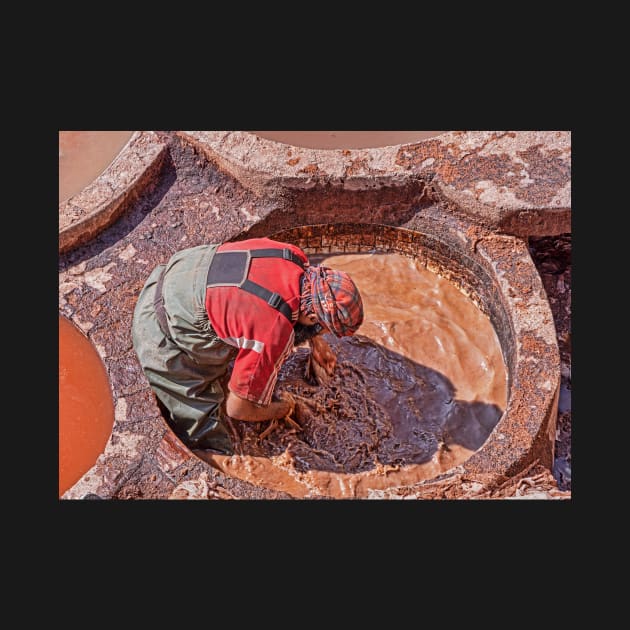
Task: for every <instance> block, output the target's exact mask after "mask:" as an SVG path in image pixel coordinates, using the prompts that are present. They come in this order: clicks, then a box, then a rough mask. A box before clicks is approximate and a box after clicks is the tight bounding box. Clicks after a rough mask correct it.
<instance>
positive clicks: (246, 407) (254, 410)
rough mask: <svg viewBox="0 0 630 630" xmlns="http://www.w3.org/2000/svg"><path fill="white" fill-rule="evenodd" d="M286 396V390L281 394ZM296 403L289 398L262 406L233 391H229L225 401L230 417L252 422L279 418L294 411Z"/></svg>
mask: <svg viewBox="0 0 630 630" xmlns="http://www.w3.org/2000/svg"><path fill="white" fill-rule="evenodd" d="M280 397H281V398H283V397H284V392H283V393H281V394H280ZM294 405H295V403H294V402H293V401H292V400H289V399H288V397H287V399H283V400H278V401H276V402H271V403H269V405H267V406H266V407H260V406H258V405H255V404H254V403H252V402H250V401H249V400H246V399H245V398H241V397H240V396H237V395H236V394H234V393H233V392H228V395H227V398H226V401H225V412H226V413H227V415H228V416H230V418H234V419H235V420H248V421H250V422H261V421H263V420H279V419H280V418H284V417H285V416H287V415H289V414H290V413H292V412H293V408H294Z"/></svg>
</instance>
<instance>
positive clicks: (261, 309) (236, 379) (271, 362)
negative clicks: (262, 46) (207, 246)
mask: <svg viewBox="0 0 630 630" xmlns="http://www.w3.org/2000/svg"><path fill="white" fill-rule="evenodd" d="M268 247H277V248H279V249H282V248H286V247H289V248H290V249H291V250H292V251H293V252H294V253H295V254H297V255H298V257H299V258H300V259H301V260H303V261H304V263H307V262H308V258H307V256H306V254H305V253H304V252H303V251H302V250H301V249H300V248H299V247H296V246H295V245H290V244H287V243H279V242H278V241H273V240H271V239H269V238H254V239H249V240H244V241H237V242H234V243H224V244H222V245H221V246H219V248H218V250H217V251H218V252H224V251H230V250H243V249H259V248H268ZM303 273H304V272H303V270H302V269H301V268H300V267H299V266H298V265H296V264H295V263H293V262H291V261H290V260H284V259H282V258H252V260H251V263H250V270H249V275H248V278H249V279H250V280H252V281H253V282H256V283H257V284H260V285H262V286H263V287H265V288H267V289H269V290H270V291H272V292H275V293H278V294H279V295H280V296H282V298H284V300H285V301H286V302H287V304H288V305H289V306H290V308H291V311H292V322H290V321H289V320H288V319H287V318H286V317H285V316H284V315H283V314H282V313H280V312H279V311H278V310H276V309H275V308H273V307H272V306H270V305H269V304H268V303H267V302H266V301H265V300H263V299H261V298H260V297H258V296H256V295H253V294H251V293H248V292H247V291H244V290H242V289H239V288H238V287H232V286H229V287H224V286H219V287H211V288H208V289H206V310H207V312H208V318H209V319H210V323H211V324H212V327H213V328H214V330H215V331H216V333H217V335H218V336H219V337H220V338H221V339H222V340H223V341H225V342H226V343H228V344H230V345H232V346H236V347H237V348H239V352H238V354H237V356H236V359H235V361H234V369H233V371H232V375H231V377H230V381H229V383H228V388H229V389H230V391H232V392H233V393H235V394H237V395H238V396H240V397H241V398H245V399H247V400H249V401H251V402H253V403H257V404H260V405H268V404H269V403H270V402H271V395H272V393H273V389H274V387H275V384H276V380H277V378H278V372H279V370H280V367H281V366H282V364H283V363H284V361H285V359H286V358H287V357H288V356H289V353H290V352H291V350H292V348H293V340H294V329H293V326H294V324H295V322H296V321H297V318H298V312H299V307H300V278H301V276H302V274H303Z"/></svg>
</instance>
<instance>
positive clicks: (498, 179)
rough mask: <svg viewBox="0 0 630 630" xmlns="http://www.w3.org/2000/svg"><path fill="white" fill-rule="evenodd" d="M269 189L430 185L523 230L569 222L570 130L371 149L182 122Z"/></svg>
mask: <svg viewBox="0 0 630 630" xmlns="http://www.w3.org/2000/svg"><path fill="white" fill-rule="evenodd" d="M176 135H177V136H179V137H180V138H181V140H182V141H184V142H186V143H188V144H191V145H192V146H193V147H194V148H195V149H196V150H198V151H202V152H203V153H205V155H206V157H207V158H208V159H210V160H211V161H214V162H215V163H217V164H218V166H219V167H220V168H222V169H224V170H225V171H226V172H228V173H229V174H230V175H232V176H233V177H235V178H236V179H237V180H239V181H240V182H241V183H242V184H243V185H244V186H246V187H248V188H250V189H251V190H253V191H255V192H256V193H258V194H261V195H277V194H278V192H279V191H280V190H282V189H285V190H302V191H304V190H309V189H311V188H314V187H316V186H320V185H322V184H324V185H331V186H339V187H342V188H343V189H345V190H356V191H358V190H369V189H375V188H376V189H378V188H381V187H392V186H405V185H407V184H408V183H409V182H412V181H418V182H423V183H428V184H430V185H431V187H432V190H433V192H434V193H435V194H436V195H437V196H438V197H439V200H440V202H441V203H442V205H443V206H445V207H449V206H450V209H452V210H453V211H458V212H462V213H464V214H466V215H468V216H470V217H471V219H472V220H474V221H475V222H477V223H479V224H481V225H484V226H485V227H488V228H490V229H494V230H499V231H501V232H504V233H507V234H514V235H517V236H552V235H556V234H563V233H567V232H570V231H571V131H448V132H445V133H442V134H439V135H437V136H434V137H432V138H426V139H424V140H420V141H417V142H411V143H406V144H397V145H389V146H385V147H373V148H367V149H310V148H305V147H297V146H293V145H289V144H286V143H281V142H276V141H274V140H268V139H266V138H261V137H260V136H257V135H256V134H254V133H252V132H246V131H177V132H176Z"/></svg>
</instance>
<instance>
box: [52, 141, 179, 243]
mask: <svg viewBox="0 0 630 630" xmlns="http://www.w3.org/2000/svg"><path fill="white" fill-rule="evenodd" d="M166 149H167V145H166V144H165V143H163V142H160V141H159V140H158V138H157V135H156V134H155V133H154V132H152V131H134V133H133V134H132V136H131V138H129V140H128V141H127V143H126V144H125V146H124V147H123V148H122V149H121V150H120V152H119V153H118V154H117V155H116V157H115V158H114V159H113V160H112V162H111V163H110V164H109V166H108V167H107V168H106V169H105V170H104V171H103V172H102V173H101V174H100V175H99V176H98V177H96V178H95V179H94V180H93V181H92V182H90V183H89V184H88V185H87V186H86V187H85V188H84V189H83V190H81V191H80V192H78V193H77V194H76V195H73V196H72V197H69V198H68V199H66V200H65V201H62V202H61V203H60V204H59V250H58V251H59V253H60V254H63V253H65V252H67V251H69V250H71V249H74V248H75V247H78V246H79V245H83V244H85V243H87V242H88V241H90V240H91V239H92V238H94V237H95V236H96V235H98V234H99V233H100V232H101V231H103V230H104V229H106V228H108V227H109V226H110V225H112V224H113V223H114V222H115V221H116V220H117V219H118V218H119V217H120V216H121V214H123V213H124V212H125V211H126V209H127V208H128V207H129V205H130V203H131V202H132V201H133V200H134V199H136V198H137V197H138V196H139V195H141V194H142V193H143V192H144V191H145V190H146V189H147V188H148V187H150V186H151V184H152V180H153V175H155V174H156V173H157V172H158V171H159V169H160V167H161V165H162V162H163V159H164V157H165V155H166Z"/></svg>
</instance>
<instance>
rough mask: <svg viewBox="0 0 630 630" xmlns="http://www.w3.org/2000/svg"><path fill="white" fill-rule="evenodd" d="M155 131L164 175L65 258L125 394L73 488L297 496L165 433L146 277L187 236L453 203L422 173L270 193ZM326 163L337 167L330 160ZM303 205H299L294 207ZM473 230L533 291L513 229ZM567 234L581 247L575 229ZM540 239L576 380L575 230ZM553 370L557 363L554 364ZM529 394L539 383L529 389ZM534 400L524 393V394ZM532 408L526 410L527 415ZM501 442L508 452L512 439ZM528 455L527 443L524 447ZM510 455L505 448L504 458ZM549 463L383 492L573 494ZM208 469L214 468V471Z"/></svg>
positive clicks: (72, 295)
mask: <svg viewBox="0 0 630 630" xmlns="http://www.w3.org/2000/svg"><path fill="white" fill-rule="evenodd" d="M217 133H219V132H217ZM227 137H228V136H226V138H227ZM156 138H157V139H158V140H159V142H162V143H164V145H165V146H166V147H167V153H166V155H165V156H164V160H163V162H162V163H161V165H160V169H159V171H157V172H156V173H154V175H153V180H152V185H151V186H150V187H148V188H146V189H145V190H144V192H143V194H141V195H138V196H133V195H130V196H129V197H128V203H127V205H125V207H124V209H123V211H122V213H121V215H120V216H119V218H118V219H117V220H116V221H115V222H114V223H112V224H111V225H108V226H107V227H104V228H103V229H102V231H100V232H99V233H98V234H97V235H92V236H90V239H89V240H88V241H87V242H85V243H84V244H83V245H78V246H77V247H75V248H74V249H72V250H70V251H68V252H65V253H62V254H61V255H60V257H59V310H60V313H61V314H63V315H65V316H66V317H69V318H70V319H73V320H74V321H75V322H84V323H88V324H89V326H86V327H83V329H84V330H85V329H86V328H89V332H88V336H89V337H90V339H91V340H92V341H93V343H94V344H95V346H96V347H97V348H98V349H99V352H100V353H101V355H102V357H103V360H104V362H105V363H106V366H107V369H108V374H109V377H110V380H111V383H112V389H113V393H114V399H115V401H116V404H117V406H116V422H115V425H114V431H113V434H112V438H111V440H110V443H109V444H108V447H107V448H106V451H105V453H104V454H103V455H102V456H101V457H100V458H99V461H98V462H97V464H96V465H95V467H94V468H93V469H92V470H91V471H89V472H88V473H87V474H86V475H85V476H84V478H83V479H82V480H81V481H80V482H79V483H78V484H77V485H76V486H75V487H73V488H72V489H71V490H70V491H68V492H67V493H66V495H64V498H66V499H80V498H83V497H87V496H91V498H93V497H94V496H98V497H101V498H109V499H143V498H146V499H154V498H196V495H203V496H204V498H208V499H221V498H232V497H233V498H240V499H248V498H255V499H261V498H264V499H270V498H279V499H287V498H289V497H287V496H286V495H283V494H282V493H276V492H272V491H268V490H266V489H264V488H260V487H255V486H252V485H251V484H247V483H245V482H241V481H239V480H236V479H232V478H229V477H226V476H224V475H222V474H221V473H219V472H218V471H216V470H214V469H212V468H210V467H209V466H208V465H207V464H205V463H203V462H201V461H200V460H198V459H197V458H195V457H191V458H189V459H187V458H186V457H184V454H183V453H182V452H181V449H180V447H179V446H177V445H173V444H171V443H169V440H168V439H167V440H166V442H165V441H164V435H165V432H166V427H165V424H164V421H163V419H162V418H161V416H160V412H159V409H158V407H157V404H156V402H155V399H154V397H153V395H152V393H151V391H150V389H149V388H148V386H147V383H146V380H145V379H144V376H143V375H142V372H141V370H140V368H139V365H138V363H137V359H136V357H135V354H134V352H133V348H132V344H131V317H132V312H133V306H134V304H135V299H136V297H137V295H138V292H139V291H140V289H141V287H142V285H143V283H144V281H145V279H146V277H147V276H148V274H149V273H150V271H151V270H152V269H153V267H154V266H155V265H156V264H159V263H163V262H166V260H168V258H169V257H170V256H171V255H172V253H174V252H175V251H176V250H178V249H181V248H183V247H193V246H195V245H199V244H202V243H206V242H218V241H222V240H228V239H231V238H235V237H237V236H238V235H244V234H247V233H248V232H251V233H254V232H255V231H256V230H261V231H262V232H267V233H269V232H271V231H277V230H279V229H283V228H287V227H290V226H291V225H299V224H300V221H302V220H304V221H305V222H313V221H312V217H313V213H314V212H316V211H317V210H321V212H322V215H321V216H322V217H323V220H324V221H339V219H340V217H344V218H345V219H346V220H348V221H357V222H363V221H365V222H388V221H390V222H391V224H393V225H407V226H408V227H410V228H411V229H414V228H415V229H421V227H422V224H423V222H424V221H431V216H432V213H438V214H439V213H440V212H445V211H447V212H448V209H446V210H445V207H444V205H443V204H442V200H441V197H440V195H439V194H437V193H436V192H435V191H434V190H433V189H432V188H430V187H429V185H428V184H427V183H426V182H423V181H417V182H415V183H410V184H409V188H408V189H407V188H405V187H399V188H398V189H396V188H392V187H389V188H388V187H377V188H376V189H373V190H372V189H369V188H367V189H364V190H363V189H360V190H352V189H346V188H343V187H335V186H322V185H320V184H316V185H315V186H314V187H312V188H307V189H306V190H301V189H295V190H293V192H291V191H289V190H286V189H285V190H284V192H283V193H282V194H280V195H279V196H275V195H274V194H272V193H273V192H274V191H273V190H270V189H268V190H266V192H265V193H264V194H261V192H260V189H257V188H255V187H250V186H247V185H244V184H243V183H242V182H241V181H239V179H237V178H235V177H234V176H232V175H231V174H229V173H228V171H226V170H225V169H223V168H220V167H218V166H217V164H216V163H213V162H212V161H209V160H208V153H207V151H206V150H205V149H204V148H200V147H199V146H195V145H194V144H190V143H188V142H182V141H181V139H180V138H179V137H178V135H177V134H175V133H172V132H156ZM429 142H431V141H429ZM335 153H336V152H335ZM340 153H342V152H340ZM351 154H352V155H351V156H344V157H345V158H348V159H350V158H351V157H352V156H355V158H357V157H359V158H360V157H361V156H356V155H355V152H351ZM296 157H299V155H296ZM552 157H553V156H552ZM349 163H354V164H356V165H357V167H356V168H357V169H358V170H360V169H363V170H365V165H366V163H360V162H357V161H356V159H355V161H353V162H349ZM309 164H313V162H310V161H301V162H299V163H296V165H295V166H294V167H291V168H296V169H297V168H298V167H300V166H301V167H302V168H304V166H303V165H306V166H308V165H309ZM541 168H542V166H541ZM318 170H321V171H325V170H326V169H325V168H324V166H320V167H318ZM543 170H544V169H543ZM552 171H553V169H552ZM447 173H448V177H452V178H453V179H452V182H456V181H457V178H456V175H455V174H454V173H450V171H447ZM554 173H555V174H554ZM563 176H564V175H563V174H562V169H560V168H558V169H556V171H554V172H552V174H551V175H550V176H549V177H553V178H556V179H558V178H560V179H561V178H562V177H563ZM541 177H544V175H541ZM560 179H558V181H560ZM276 192H277V190H276ZM397 195H398V198H397ZM366 202H367V203H366ZM326 208H329V211H327V210H326ZM335 208H336V210H337V211H336V214H335ZM294 210H295V211H296V214H292V213H293V211H294ZM327 212H328V214H327ZM329 215H330V216H329ZM364 236H365V238H366V239H367V241H366V244H365V247H366V248H369V247H372V246H374V244H377V245H378V243H379V239H378V235H375V234H369V233H368V234H365V235H364ZM468 237H469V238H468V242H470V244H471V247H477V248H480V251H481V250H483V249H484V248H486V247H490V246H494V247H495V248H497V247H505V248H506V249H505V252H504V254H505V255H504V256H503V257H502V258H501V260H502V263H501V264H502V265H503V267H504V271H505V272H506V273H507V274H509V275H510V277H512V278H513V280H512V282H513V285H514V286H515V287H517V286H518V289H519V291H522V292H523V294H524V295H526V294H527V293H528V290H529V287H530V285H531V282H530V278H529V277H528V276H527V273H525V271H524V270H523V269H521V268H519V264H518V263H515V262H514V261H512V260H511V258H510V256H511V254H510V251H509V250H510V247H511V245H510V244H509V240H506V241H505V243H503V244H502V243H501V242H500V241H497V243H498V244H497V243H494V244H493V243H491V242H490V241H488V239H487V232H486V231H484V230H482V229H479V230H478V231H477V228H475V227H474V226H473V227H471V228H470V233H469V234H468ZM323 238H324V237H323V236H320V237H318V240H317V247H326V245H325V244H324V242H323ZM410 238H411V241H410V242H409V243H407V244H406V245H405V244H404V243H402V244H401V247H404V246H407V247H408V248H409V249H410V251H413V249H414V248H417V246H418V244H421V239H420V241H417V242H416V240H415V239H416V238H417V237H415V236H412V237H410ZM477 241H478V242H477ZM568 243H569V244H568V252H569V257H570V235H569V241H568ZM530 248H531V251H532V255H533V257H534V259H535V261H536V264H537V265H538V268H539V270H540V271H541V277H542V280H543V285H544V287H545V290H546V291H547V295H548V296H549V298H550V299H549V301H550V305H551V308H552V311H553V316H554V321H556V326H557V327H558V344H559V346H560V352H561V357H562V368H563V370H565V371H566V367H567V358H568V370H569V372H568V374H569V381H568V384H569V386H570V264H569V266H568V269H569V272H568V275H566V270H567V267H566V266H565V267H564V268H563V269H564V270H563V271H561V272H557V270H559V269H561V268H562V264H563V263H562V260H563V259H562V256H563V255H565V254H566V251H567V250H566V238H564V237H558V238H556V240H554V241H536V240H535V239H530ZM560 278H561V279H562V282H560ZM552 298H553V299H552ZM567 304H568V310H567ZM558 322H560V323H561V325H558ZM539 343H540V342H539V341H538V340H537V339H536V338H535V337H528V338H527V340H526V343H525V347H524V350H523V351H524V352H528V351H532V352H535V351H536V349H537V348H538V346H537V344H539ZM538 349H539V348H538ZM550 369H551V370H553V366H552V365H550ZM563 378H564V372H563ZM528 396H534V397H535V396H536V394H535V393H534V392H529V393H528ZM565 398H566V396H565ZM531 400H534V399H531ZM527 401H528V398H527V396H525V397H524V398H523V400H522V404H525V403H526V402H527ZM534 402H535V401H534ZM525 413H526V412H525V411H523V417H525ZM568 419H569V421H568V424H567V412H566V411H565V412H563V413H562V414H561V417H560V419H559V420H560V421H559V424H558V431H557V437H556V453H557V456H560V457H562V458H563V461H564V462H566V461H568V463H569V469H568V470H569V472H568V482H567V468H566V466H564V467H555V466H554V473H555V474H556V476H557V477H558V479H561V480H562V483H563V485H564V488H569V489H570V448H569V445H568V442H567V439H566V434H567V426H568V435H569V440H568V441H570V411H569V415H568ZM532 426H533V424H532ZM523 431H524V434H523V437H522V438H520V437H519V436H518V435H516V434H514V435H512V436H511V439H513V440H514V445H515V452H514V453H512V456H513V457H515V458H516V459H518V457H520V456H521V454H519V451H518V449H519V448H520V446H519V445H520V444H521V443H526V442H527V440H530V439H531V438H532V435H531V430H530V427H529V426H528V423H527V422H525V426H523ZM501 452H502V453H505V449H503V450H502V451H501ZM180 456H181V457H180ZM522 456H523V457H527V456H528V454H527V453H522ZM508 463H509V462H503V461H501V459H500V458H498V459H497V467H498V469H501V468H502V467H504V466H505V465H507V464H508ZM556 468H557V470H556ZM545 471H547V472H549V476H551V472H550V471H549V467H548V466H545V465H543V464H541V463H540V462H537V461H533V462H531V463H528V464H527V465H526V466H525V467H524V468H522V469H521V470H519V471H517V472H516V473H515V474H514V475H512V476H508V477H506V478H505V479H503V478H501V477H493V476H492V474H491V473H489V472H484V473H481V474H477V475H474V474H472V473H463V474H462V473H457V474H455V475H451V476H449V477H448V478H446V479H444V480H441V479H436V480H432V484H431V487H430V488H423V489H422V491H419V489H418V488H408V489H405V488H401V489H399V490H398V491H397V492H395V493H390V495H389V496H383V498H431V497H442V498H453V497H457V498H504V497H506V496H513V497H518V496H525V495H530V494H531V493H533V492H543V493H547V495H548V496H547V497H546V498H569V497H570V492H568V494H566V493H565V494H564V495H563V494H562V492H561V489H559V488H558V487H557V483H555V480H554V478H553V477H551V479H549V476H546V473H545ZM202 475H205V476H204V477H203V479H202ZM199 480H202V481H199ZM188 482H195V484H193V485H190V484H188ZM486 482H487V483H486ZM554 484H555V486H554ZM510 493H511V494H510ZM519 493H520V494H519ZM374 498H379V497H378V496H375V497H374Z"/></svg>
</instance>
